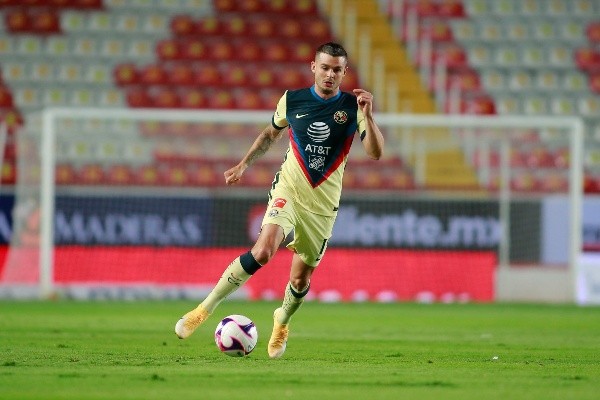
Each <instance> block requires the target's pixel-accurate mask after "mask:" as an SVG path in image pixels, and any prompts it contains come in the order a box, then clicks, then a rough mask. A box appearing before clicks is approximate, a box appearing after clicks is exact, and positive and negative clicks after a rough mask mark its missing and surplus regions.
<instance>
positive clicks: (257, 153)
mask: <svg viewBox="0 0 600 400" xmlns="http://www.w3.org/2000/svg"><path fill="white" fill-rule="evenodd" d="M279 136H280V135H279V132H277V136H273V135H272V133H271V128H270V127H267V128H265V129H264V130H263V131H262V132H261V133H260V135H258V137H257V138H256V140H255V141H254V144H253V145H252V148H251V149H250V151H249V152H248V155H247V156H246V162H247V164H248V165H251V164H253V163H254V161H256V160H257V159H259V158H260V157H262V156H263V154H265V153H266V152H267V150H269V149H270V148H271V146H272V145H273V143H275V142H276V141H277V139H279Z"/></svg>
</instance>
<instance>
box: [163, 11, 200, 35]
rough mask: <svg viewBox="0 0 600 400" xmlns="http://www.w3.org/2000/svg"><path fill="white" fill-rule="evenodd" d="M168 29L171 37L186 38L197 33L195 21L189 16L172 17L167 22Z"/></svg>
mask: <svg viewBox="0 0 600 400" xmlns="http://www.w3.org/2000/svg"><path fill="white" fill-rule="evenodd" d="M169 29H170V31H171V33H172V34H173V36H188V35H195V34H196V33H198V32H197V26H196V21H195V20H194V18H193V17H192V16H191V15H175V16H173V17H172V18H171V20H170V22H169Z"/></svg>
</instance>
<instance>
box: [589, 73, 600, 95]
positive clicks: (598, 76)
mask: <svg viewBox="0 0 600 400" xmlns="http://www.w3.org/2000/svg"><path fill="white" fill-rule="evenodd" d="M589 85H590V90H591V91H592V92H594V93H597V94H599V95H600V71H597V72H592V73H591V74H590V76H589Z"/></svg>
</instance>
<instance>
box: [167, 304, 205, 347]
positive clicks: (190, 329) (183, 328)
mask: <svg viewBox="0 0 600 400" xmlns="http://www.w3.org/2000/svg"><path fill="white" fill-rule="evenodd" d="M209 315H210V314H209V313H208V311H206V310H205V309H204V307H202V305H199V306H198V307H196V308H194V309H193V310H192V311H190V312H188V313H187V314H185V315H184V316H183V317H181V318H180V319H179V321H177V323H176V324H175V333H176V334H177V337H179V339H185V338H187V337H189V336H190V335H191V334H192V333H194V331H195V330H196V328H198V327H199V326H200V325H201V324H202V323H203V322H204V321H206V319H207V318H208V317H209Z"/></svg>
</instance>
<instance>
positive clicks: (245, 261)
mask: <svg viewBox="0 0 600 400" xmlns="http://www.w3.org/2000/svg"><path fill="white" fill-rule="evenodd" d="M260 267H261V265H260V264H259V263H258V262H257V261H256V260H255V259H254V257H253V256H252V253H250V252H247V253H245V254H242V255H241V256H239V257H238V258H236V259H235V260H233V262H232V263H231V264H229V266H228V267H227V269H226V270H225V272H223V275H222V276H221V279H219V281H218V282H217V284H216V285H215V287H214V288H213V290H212V291H211V292H210V293H209V294H208V296H207V297H206V299H204V301H203V302H202V304H201V306H202V307H203V308H204V309H205V310H206V311H208V312H209V313H212V312H213V311H214V310H215V308H217V306H218V305H219V303H221V301H223V300H224V299H225V298H227V296H229V295H230V294H231V293H233V292H235V291H236V290H238V289H239V288H240V287H241V286H242V285H243V284H244V283H246V281H247V280H248V279H250V277H251V276H252V275H253V274H254V273H255V272H256V271H258V269H259V268H260Z"/></svg>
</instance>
